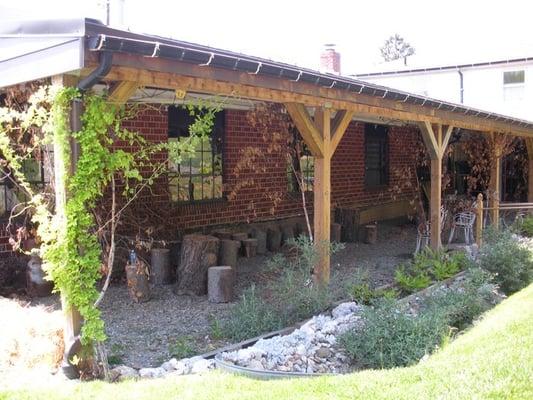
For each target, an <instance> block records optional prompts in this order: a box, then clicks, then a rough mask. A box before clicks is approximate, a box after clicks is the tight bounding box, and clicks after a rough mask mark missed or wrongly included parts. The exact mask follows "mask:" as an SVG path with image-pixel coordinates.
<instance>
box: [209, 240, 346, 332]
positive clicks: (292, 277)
mask: <svg viewBox="0 0 533 400" xmlns="http://www.w3.org/2000/svg"><path fill="white" fill-rule="evenodd" d="M292 246H295V247H296V249H297V253H298V254H299V255H300V257H298V258H296V259H294V260H291V259H287V258H280V257H279V256H275V258H274V259H273V260H272V261H271V262H270V264H269V268H270V270H271V271H275V272H277V274H278V277H277V278H276V279H273V280H272V281H270V282H269V283H268V284H267V285H266V286H265V287H263V288H261V289H258V288H256V287H255V286H252V287H251V288H249V289H247V290H246V291H245V292H244V293H243V295H242V296H241V297H240V299H239V301H238V302H237V304H235V306H234V307H233V308H232V310H231V315H230V317H229V319H228V320H226V321H221V322H218V323H217V325H215V326H217V329H218V327H219V326H220V327H221V328H222V332H223V334H224V335H225V336H226V337H229V338H232V339H234V340H242V339H246V338H250V337H253V336H257V335H259V334H261V333H266V332H269V331H272V330H276V329H280V328H282V327H285V326H289V325H291V324H294V323H296V322H299V321H302V320H303V319H305V318H309V317H311V316H313V315H315V314H317V313H320V312H322V311H324V310H325V309H327V308H328V307H329V306H330V305H331V303H332V297H331V293H330V290H329V288H328V287H327V286H324V285H320V284H315V283H314V282H313V279H312V275H311V271H312V268H313V266H314V265H315V263H316V260H317V259H318V251H317V249H316V247H315V246H314V245H313V243H311V241H310V239H309V238H307V237H299V238H297V239H295V240H294V241H293V242H292ZM342 247H343V246H342V245H341V244H331V246H330V247H329V251H330V252H331V253H334V252H336V251H338V250H339V249H341V248H342ZM212 326H213V325H212Z"/></svg>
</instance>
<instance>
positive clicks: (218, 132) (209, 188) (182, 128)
mask: <svg viewBox="0 0 533 400" xmlns="http://www.w3.org/2000/svg"><path fill="white" fill-rule="evenodd" d="M224 114H225V113H224V111H220V112H218V113H217V114H216V117H215V125H214V128H213V132H212V133H211V135H209V137H205V138H203V139H202V140H201V141H200V142H199V143H198V144H197V146H196V148H195V149H194V152H193V153H192V154H187V155H184V156H183V158H182V160H181V163H177V162H174V161H173V160H170V171H171V172H170V173H169V177H168V180H169V190H170V197H171V199H172V201H184V202H192V201H199V200H213V199H221V198H222V197H223V191H222V144H223V137H224ZM193 122H194V117H193V116H191V115H190V114H189V111H188V110H187V109H186V108H184V107H180V106H169V108H168V140H169V141H179V142H183V141H186V140H188V138H189V137H190V135H189V126H190V125H191V124H192V123H193Z"/></svg>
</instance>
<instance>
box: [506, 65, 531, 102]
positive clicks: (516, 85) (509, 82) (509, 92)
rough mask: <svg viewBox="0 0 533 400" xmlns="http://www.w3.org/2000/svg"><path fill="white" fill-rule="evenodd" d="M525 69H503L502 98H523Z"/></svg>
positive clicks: (507, 100)
mask: <svg viewBox="0 0 533 400" xmlns="http://www.w3.org/2000/svg"><path fill="white" fill-rule="evenodd" d="M525 81H526V75H525V71H523V70H521V71H505V72H504V73H503V100H504V101H505V102H517V101H522V100H524V90H525V87H524V83H525Z"/></svg>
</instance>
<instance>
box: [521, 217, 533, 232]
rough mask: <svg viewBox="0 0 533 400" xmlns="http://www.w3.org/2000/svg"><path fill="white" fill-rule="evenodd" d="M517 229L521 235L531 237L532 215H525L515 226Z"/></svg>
mask: <svg viewBox="0 0 533 400" xmlns="http://www.w3.org/2000/svg"><path fill="white" fill-rule="evenodd" d="M517 231H518V233H520V234H521V235H523V236H527V237H533V216H531V215H527V216H526V217H525V218H524V219H523V220H522V221H521V222H520V223H519V224H518V226H517Z"/></svg>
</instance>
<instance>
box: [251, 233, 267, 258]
mask: <svg viewBox="0 0 533 400" xmlns="http://www.w3.org/2000/svg"><path fill="white" fill-rule="evenodd" d="M252 237H253V238H254V239H256V240H257V254H265V253H266V251H267V233H266V232H265V231H264V230H262V229H259V228H254V229H253V231H252Z"/></svg>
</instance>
